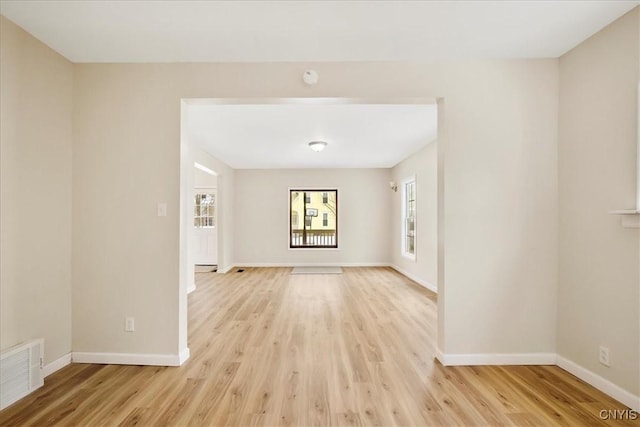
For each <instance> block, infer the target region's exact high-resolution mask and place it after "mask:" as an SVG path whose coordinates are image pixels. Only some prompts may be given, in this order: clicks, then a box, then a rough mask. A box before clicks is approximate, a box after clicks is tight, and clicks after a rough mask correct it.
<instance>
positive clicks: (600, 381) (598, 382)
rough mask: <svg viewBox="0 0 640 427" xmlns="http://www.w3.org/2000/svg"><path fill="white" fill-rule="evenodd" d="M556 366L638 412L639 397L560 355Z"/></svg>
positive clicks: (639, 406)
mask: <svg viewBox="0 0 640 427" xmlns="http://www.w3.org/2000/svg"><path fill="white" fill-rule="evenodd" d="M556 364H557V365H558V366H559V367H561V368H562V369H564V370H565V371H567V372H569V373H570V374H573V375H575V376H576V377H578V378H580V379H581V380H582V381H584V382H586V383H587V384H590V385H592V386H593V387H595V388H597V389H598V390H600V391H601V392H603V393H605V394H607V395H609V396H611V397H613V398H614V399H616V400H617V401H619V402H621V403H623V404H625V405H627V406H628V407H629V408H631V409H633V410H634V411H638V412H640V396H635V395H634V394H633V393H631V392H628V391H627V390H625V389H623V388H622V387H620V386H618V385H616V384H614V383H612V382H611V381H609V380H607V379H605V378H602V377H601V376H600V375H598V374H596V373H594V372H591V371H590V370H588V369H586V368H583V367H582V366H580V365H578V364H577V363H575V362H572V361H571V360H569V359H565V358H564V357H562V356H560V355H558V356H557V357H556Z"/></svg>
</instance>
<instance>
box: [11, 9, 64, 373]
mask: <svg viewBox="0 0 640 427" xmlns="http://www.w3.org/2000/svg"><path fill="white" fill-rule="evenodd" d="M72 90H73V66H72V64H71V63H70V62H69V61H67V60H66V59H64V58H63V57H62V56H60V55H58V54H57V53H55V52H54V51H52V50H51V49H49V48H48V47H46V46H45V45H43V44H42V43H40V42H38V41H36V40H35V39H34V38H33V37H31V36H30V35H29V34H27V33H26V32H24V31H23V30H22V29H20V28H19V27H17V26H15V25H14V24H13V23H12V22H10V21H8V20H6V19H5V18H4V17H0V123H1V124H2V125H1V126H0V162H1V163H0V171H1V172H0V173H1V177H0V197H1V199H2V203H0V221H1V225H0V228H1V231H0V235H1V236H2V239H1V241H2V244H1V245H2V246H1V250H0V304H1V305H0V307H1V309H0V313H1V314H0V349H2V350H4V349H6V348H8V347H11V346H13V345H15V344H18V343H20V342H22V341H26V340H28V339H31V338H44V339H45V359H44V362H45V364H47V363H50V362H52V361H53V360H56V359H58V358H60V357H62V356H64V355H66V354H68V353H69V352H70V351H71V139H72Z"/></svg>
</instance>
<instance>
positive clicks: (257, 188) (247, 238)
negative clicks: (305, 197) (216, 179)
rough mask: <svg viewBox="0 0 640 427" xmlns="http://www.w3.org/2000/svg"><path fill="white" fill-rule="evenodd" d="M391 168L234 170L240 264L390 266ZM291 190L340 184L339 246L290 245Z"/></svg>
mask: <svg viewBox="0 0 640 427" xmlns="http://www.w3.org/2000/svg"><path fill="white" fill-rule="evenodd" d="M389 172H390V171H389V169H277V170H264V169H260V170H246V169H238V170H236V186H235V208H234V212H235V217H236V222H235V234H234V241H235V248H236V250H235V260H236V264H237V265H249V264H250V265H259V264H264V265H269V264H279V265H296V264H325V265H326V264H340V265H350V264H358V265H375V264H385V265H386V264H388V262H389V258H390V254H389V238H390V233H389V222H390V220H389V213H390V203H391V190H389V177H390V173H389ZM289 188H328V189H331V188H338V249H337V250H333V249H294V250H290V249H289V240H288V238H289V222H288V220H289V214H288V206H289V205H288V197H289V192H288V189H289Z"/></svg>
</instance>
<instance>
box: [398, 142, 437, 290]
mask: <svg viewBox="0 0 640 427" xmlns="http://www.w3.org/2000/svg"><path fill="white" fill-rule="evenodd" d="M409 177H415V179H416V192H417V198H416V205H417V211H416V215H417V217H416V259H415V260H411V259H408V258H406V257H403V256H402V243H401V242H402V239H401V237H402V236H401V235H402V191H403V190H402V181H403V180H404V179H406V178H409ZM391 179H392V180H393V181H395V182H396V183H397V184H398V191H397V192H395V193H392V194H393V197H392V204H391V248H390V252H391V263H392V265H393V266H394V267H395V268H396V269H397V270H399V271H401V272H403V273H404V274H406V275H408V276H411V277H412V278H413V279H414V280H417V281H418V282H419V283H421V284H422V285H423V286H427V287H428V288H430V289H432V290H433V289H435V288H437V286H438V143H437V142H435V141H433V142H430V143H429V145H427V146H426V147H425V148H423V149H422V150H420V151H418V152H417V153H415V154H413V155H412V156H410V157H408V158H406V159H405V160H403V161H402V162H400V163H398V164H397V165H396V166H394V167H393V169H392V170H391Z"/></svg>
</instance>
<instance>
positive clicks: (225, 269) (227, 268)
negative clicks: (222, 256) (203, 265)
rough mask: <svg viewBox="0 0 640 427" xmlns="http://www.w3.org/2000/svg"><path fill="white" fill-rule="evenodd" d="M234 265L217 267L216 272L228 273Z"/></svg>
mask: <svg viewBox="0 0 640 427" xmlns="http://www.w3.org/2000/svg"><path fill="white" fill-rule="evenodd" d="M234 267H235V264H231V265H228V266H226V267H218V273H220V274H224V273H228V272H229V271H231V270H232V269H233V268H234Z"/></svg>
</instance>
